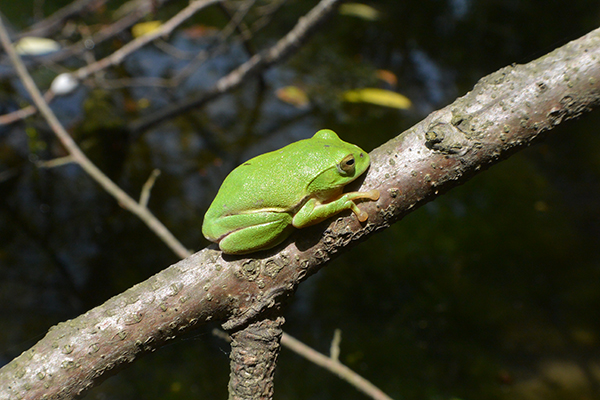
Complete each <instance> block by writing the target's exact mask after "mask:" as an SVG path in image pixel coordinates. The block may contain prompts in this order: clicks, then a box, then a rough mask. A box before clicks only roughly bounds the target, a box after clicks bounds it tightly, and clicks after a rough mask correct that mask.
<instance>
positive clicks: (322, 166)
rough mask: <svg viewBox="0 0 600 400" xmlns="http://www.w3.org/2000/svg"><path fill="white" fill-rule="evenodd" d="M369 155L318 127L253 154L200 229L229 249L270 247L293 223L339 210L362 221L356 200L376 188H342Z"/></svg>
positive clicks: (374, 194)
mask: <svg viewBox="0 0 600 400" xmlns="http://www.w3.org/2000/svg"><path fill="white" fill-rule="evenodd" d="M369 163H370V160H369V155H368V154H367V153H366V152H365V151H364V150H362V149H361V148H359V147H358V146H355V145H353V144H350V143H347V142H344V141H343V140H341V139H340V138H339V137H338V135H337V134H336V133H335V132H333V131H331V130H329V129H323V130H320V131H318V132H317V133H315V135H314V136H313V137H312V138H309V139H305V140H300V141H298V142H294V143H292V144H289V145H287V146H285V147H283V148H281V149H279V150H275V151H272V152H270V153H265V154H262V155H260V156H257V157H255V158H253V159H251V160H249V161H246V162H245V163H243V164H242V165H240V166H239V167H237V168H236V169H234V170H233V171H232V172H231V173H230V174H229V175H228V176H227V177H226V178H225V181H223V184H222V185H221V188H220V189H219V192H218V193H217V196H216V197H215V199H214V201H213V202H212V204H211V205H210V207H209V209H208V211H207V212H206V215H205V216H204V223H203V224H202V233H203V234H204V236H205V237H206V238H207V239H208V240H210V241H212V242H215V243H218V244H219V247H220V249H221V250H222V251H223V252H224V253H228V254H245V253H251V252H254V251H258V250H265V249H270V248H272V247H274V246H276V245H278V244H279V243H281V242H282V241H283V240H284V239H286V238H287V237H288V236H289V235H290V234H291V233H292V231H293V230H294V228H304V227H307V226H310V225H314V224H316V223H319V222H321V221H323V220H325V219H327V218H329V217H331V216H333V215H335V214H337V213H339V212H341V211H343V210H352V212H354V214H356V217H357V218H358V220H359V221H361V222H364V221H366V220H367V218H368V215H367V213H366V212H364V211H361V210H360V209H359V208H358V207H357V206H356V204H355V203H354V201H355V200H361V199H369V200H377V199H379V191H378V190H370V191H368V192H349V193H343V189H344V186H345V185H347V184H348V183H350V182H352V181H353V180H355V179H356V178H357V177H359V176H360V175H361V174H362V173H364V172H365V171H366V170H367V168H368V167H369Z"/></svg>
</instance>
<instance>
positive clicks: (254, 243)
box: [219, 212, 294, 254]
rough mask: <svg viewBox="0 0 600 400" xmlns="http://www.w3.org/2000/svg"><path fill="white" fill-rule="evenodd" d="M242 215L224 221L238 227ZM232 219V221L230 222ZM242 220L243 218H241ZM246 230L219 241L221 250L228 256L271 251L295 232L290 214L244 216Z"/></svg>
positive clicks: (233, 233)
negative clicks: (238, 220)
mask: <svg viewBox="0 0 600 400" xmlns="http://www.w3.org/2000/svg"><path fill="white" fill-rule="evenodd" d="M240 217H241V216H240V215H235V216H234V215H232V216H230V217H227V218H224V221H222V222H223V223H224V224H226V225H231V226H235V225H237V221H235V220H236V219H238V218H240ZM230 218H231V220H229V219H230ZM240 219H241V218H240ZM243 222H244V224H245V225H246V226H245V227H244V228H240V229H237V230H233V231H231V232H230V233H229V234H228V235H226V236H225V237H223V239H221V240H220V241H219V247H220V249H221V250H222V251H223V252H225V253H227V254H246V253H252V252H254V251H258V250H266V249H270V248H271V247H274V246H276V245H278V244H279V243H281V242H283V241H284V240H285V239H286V238H287V237H288V236H289V235H290V234H291V233H292V232H293V230H294V228H293V227H292V225H291V222H292V216H291V215H289V214H288V213H272V212H271V213H255V214H243Z"/></svg>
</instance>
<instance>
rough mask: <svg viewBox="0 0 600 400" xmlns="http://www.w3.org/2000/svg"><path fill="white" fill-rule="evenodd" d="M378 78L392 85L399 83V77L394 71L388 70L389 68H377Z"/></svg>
mask: <svg viewBox="0 0 600 400" xmlns="http://www.w3.org/2000/svg"><path fill="white" fill-rule="evenodd" d="M377 78H379V79H381V80H382V81H384V82H386V83H387V84H389V85H390V86H396V85H397V84H398V78H397V77H396V75H395V74H394V73H393V72H392V71H388V70H387V69H378V70H377Z"/></svg>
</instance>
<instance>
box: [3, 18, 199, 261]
mask: <svg viewBox="0 0 600 400" xmlns="http://www.w3.org/2000/svg"><path fill="white" fill-rule="evenodd" d="M0 41H1V42H2V45H3V46H4V50H5V51H6V53H7V54H8V56H9V58H10V60H11V62H12V64H13V66H14V67H15V70H16V71H17V73H18V75H19V77H20V79H21V81H22V82H23V85H24V86H25V88H26V89H27V91H28V92H29V95H30V96H31V98H32V99H33V102H34V103H35V105H36V106H37V108H38V110H40V112H41V113H42V115H43V116H44V118H45V119H46V121H47V122H48V124H49V125H50V127H51V128H52V131H53V132H54V134H55V135H56V137H57V138H58V139H59V140H60V142H61V143H62V144H63V146H64V147H65V148H66V149H67V151H68V152H69V154H70V155H71V156H72V157H73V159H74V160H75V161H76V162H77V163H78V164H79V165H80V166H81V167H82V168H83V169H84V171H85V172H87V173H88V175H90V176H91V177H92V179H94V180H95V181H96V182H98V183H99V184H100V186H102V187H103V188H104V190H106V191H107V192H108V193H109V194H110V195H111V196H113V197H114V198H115V199H116V200H117V201H118V202H119V203H120V204H122V205H123V207H125V208H126V209H127V210H129V211H131V212H132V213H133V214H135V215H136V216H137V217H138V218H140V219H141V220H142V221H143V222H144V223H145V224H146V225H147V226H148V227H149V228H150V229H151V230H153V231H154V232H155V233H156V234H157V235H158V236H159V237H160V238H161V239H162V240H163V241H164V242H165V243H166V244H167V245H168V246H169V247H170V248H171V249H172V250H173V251H174V252H175V254H177V255H178V256H179V257H181V258H185V257H187V256H189V255H190V254H191V253H190V252H189V251H188V250H187V249H186V248H185V247H184V246H183V245H182V244H181V243H180V242H179V241H178V240H177V239H176V238H175V236H173V234H172V233H171V232H169V230H168V229H167V228H166V227H165V226H164V225H163V224H162V222H160V221H159V220H158V219H157V218H156V217H155V216H154V215H153V214H152V213H151V212H150V210H148V209H147V208H145V207H142V206H141V205H140V204H138V203H137V202H136V201H135V200H134V199H133V198H131V197H130V196H129V195H128V194H127V193H125V192H124V191H123V190H122V189H121V188H120V187H118V186H117V185H116V184H115V183H114V182H113V181H111V180H110V179H109V178H108V177H107V176H106V175H105V174H104V173H103V172H102V171H101V170H100V169H99V168H98V167H96V165H94V163H92V162H91V161H90V160H89V159H88V158H87V156H86V155H85V154H84V153H83V152H82V151H81V149H80V148H79V146H77V144H76V143H75V141H74V140H73V139H72V138H71V136H70V135H69V134H68V133H67V131H66V130H65V128H64V127H63V126H62V124H61V123H60V121H59V120H58V118H57V117H56V114H54V112H53V111H52V110H51V109H50V106H48V103H47V102H46V101H45V100H44V98H43V97H42V94H41V93H40V91H39V89H38V88H37V86H36V85H35V82H33V79H32V78H31V75H29V72H27V68H25V65H24V64H23V61H22V60H21V58H20V57H19V55H18V54H17V53H16V51H15V50H14V48H13V46H12V43H11V42H10V38H9V36H8V32H7V31H6V28H5V26H4V22H3V21H2V19H0Z"/></svg>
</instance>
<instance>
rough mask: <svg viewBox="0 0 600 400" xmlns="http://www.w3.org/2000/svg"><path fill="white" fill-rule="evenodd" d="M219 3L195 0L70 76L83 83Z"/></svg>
mask: <svg viewBox="0 0 600 400" xmlns="http://www.w3.org/2000/svg"><path fill="white" fill-rule="evenodd" d="M221 1H223V0H196V1H193V2H192V3H190V4H189V5H188V6H187V7H186V8H184V9H183V10H181V11H180V12H179V13H177V14H176V15H175V16H173V18H171V19H170V20H169V21H167V22H165V23H164V24H162V25H161V26H160V27H159V28H158V29H156V30H154V31H152V32H150V33H148V34H146V35H143V36H140V37H138V38H137V39H135V40H132V41H131V42H129V43H127V44H126V45H124V46H123V47H121V48H120V49H119V50H117V51H115V52H114V53H112V54H111V55H110V56H107V57H105V58H103V59H101V60H98V61H96V62H94V63H91V64H89V65H87V66H85V67H82V68H79V69H78V70H77V71H74V72H72V73H71V75H72V76H73V77H75V78H76V79H78V80H80V81H83V80H85V79H87V78H88V77H89V76H90V75H92V74H95V73H98V72H100V71H102V70H104V69H106V68H108V67H110V66H115V65H119V64H120V63H121V62H122V61H123V60H124V59H125V58H126V57H127V56H128V55H130V54H131V53H133V52H135V51H136V50H138V49H140V48H141V47H143V46H145V45H146V44H148V43H150V42H152V41H153V40H156V39H157V38H160V37H164V36H168V35H169V34H170V33H171V32H172V31H173V30H174V29H175V28H176V27H177V26H179V25H180V24H181V23H183V22H185V21H186V20H187V19H188V18H190V17H191V16H193V15H194V14H195V13H196V12H198V11H200V10H201V9H203V8H205V7H208V6H210V5H212V4H215V3H219V2H221ZM143 12H144V10H138V12H137V14H135V15H133V14H129V16H128V17H124V18H123V19H121V20H119V21H118V23H115V24H113V25H111V27H110V30H109V31H108V32H105V34H104V35H102V37H101V38H97V35H94V36H93V38H94V39H91V40H92V42H93V43H94V44H96V42H97V41H98V40H104V36H110V34H112V33H113V32H115V31H120V30H122V28H123V27H125V26H129V25H130V24H131V22H132V21H137V20H138V19H139V18H140V17H141V16H142V14H140V13H143ZM138 14H139V15H138ZM144 15H145V14H144ZM117 25H118V26H117ZM103 31H104V30H103ZM83 42H84V41H82V42H80V44H79V45H80V46H83V47H85V46H84V44H83ZM161 86H172V85H170V84H168V85H164V84H161ZM36 111H37V110H36V109H35V108H34V107H33V106H28V107H25V108H23V109H21V110H17V111H14V112H12V113H9V114H6V115H2V116H0V125H7V124H11V123H14V122H16V121H19V120H21V119H23V118H26V117H29V116H31V115H33V114H35V112H36Z"/></svg>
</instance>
